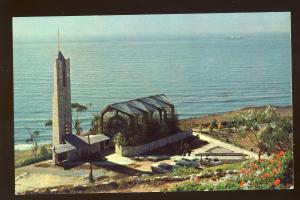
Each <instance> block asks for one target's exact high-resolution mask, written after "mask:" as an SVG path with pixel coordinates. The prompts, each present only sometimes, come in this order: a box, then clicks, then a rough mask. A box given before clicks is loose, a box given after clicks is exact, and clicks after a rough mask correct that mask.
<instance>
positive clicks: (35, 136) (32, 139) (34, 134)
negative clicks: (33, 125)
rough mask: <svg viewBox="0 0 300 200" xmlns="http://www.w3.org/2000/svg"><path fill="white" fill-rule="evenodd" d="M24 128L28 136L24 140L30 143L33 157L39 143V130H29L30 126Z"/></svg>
mask: <svg viewBox="0 0 300 200" xmlns="http://www.w3.org/2000/svg"><path fill="white" fill-rule="evenodd" d="M26 130H27V131H28V133H29V138H27V139H26V140H25V142H26V143H28V144H31V149H32V152H33V154H34V157H35V158H36V153H37V150H38V148H39V145H38V143H39V136H40V131H31V129H30V128H26Z"/></svg>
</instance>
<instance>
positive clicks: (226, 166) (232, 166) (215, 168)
mask: <svg viewBox="0 0 300 200" xmlns="http://www.w3.org/2000/svg"><path fill="white" fill-rule="evenodd" d="M242 163H243V161H240V162H235V163H227V164H223V165H218V166H212V167H208V168H205V169H204V170H202V172H213V171H219V170H222V171H226V170H235V169H236V170H239V169H240V167H241V165H242Z"/></svg>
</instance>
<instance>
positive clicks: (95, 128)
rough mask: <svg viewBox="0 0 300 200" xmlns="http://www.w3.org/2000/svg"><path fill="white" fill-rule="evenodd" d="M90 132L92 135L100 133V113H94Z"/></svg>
mask: <svg viewBox="0 0 300 200" xmlns="http://www.w3.org/2000/svg"><path fill="white" fill-rule="evenodd" d="M92 116H93V117H92V120H91V128H90V133H91V134H92V135H95V134H98V133H100V115H99V114H92Z"/></svg>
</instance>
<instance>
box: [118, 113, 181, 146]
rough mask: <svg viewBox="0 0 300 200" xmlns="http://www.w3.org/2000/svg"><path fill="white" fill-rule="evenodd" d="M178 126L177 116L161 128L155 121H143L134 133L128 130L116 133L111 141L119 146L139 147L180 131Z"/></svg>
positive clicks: (168, 120)
mask: <svg viewBox="0 0 300 200" xmlns="http://www.w3.org/2000/svg"><path fill="white" fill-rule="evenodd" d="M179 126H180V125H179V120H178V117H177V116H175V117H174V118H173V119H167V122H166V124H165V125H164V126H161V124H160V123H159V122H158V121H157V120H149V121H143V122H142V123H140V124H139V125H138V126H137V127H135V129H134V131H132V130H131V129H130V128H128V129H127V130H125V131H124V132H122V133H120V132H119V133H117V134H116V135H115V137H114V140H113V141H114V143H116V144H119V145H121V146H134V145H141V144H145V143H149V142H151V141H154V140H158V139H161V138H163V137H167V136H169V135H172V134H174V133H178V132H180V131H181V129H180V127H179Z"/></svg>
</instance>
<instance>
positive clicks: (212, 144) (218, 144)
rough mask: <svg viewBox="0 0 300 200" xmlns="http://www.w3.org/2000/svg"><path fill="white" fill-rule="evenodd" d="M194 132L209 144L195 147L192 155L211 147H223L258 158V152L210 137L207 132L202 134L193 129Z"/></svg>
mask: <svg viewBox="0 0 300 200" xmlns="http://www.w3.org/2000/svg"><path fill="white" fill-rule="evenodd" d="M193 134H194V135H198V136H199V138H200V139H201V140H205V141H207V142H208V143H209V144H208V145H205V146H203V147H201V148H199V149H194V150H193V152H192V155H195V154H198V153H204V152H206V151H207V150H209V149H211V148H214V147H222V148H225V149H228V150H231V151H234V152H236V153H244V154H247V155H248V158H252V159H258V154H256V153H254V152H252V151H248V150H246V149H242V148H240V147H236V146H234V145H232V144H228V143H225V142H222V141H220V140H217V139H214V138H212V137H210V136H208V135H205V134H202V133H199V132H195V130H193Z"/></svg>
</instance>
